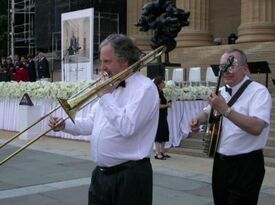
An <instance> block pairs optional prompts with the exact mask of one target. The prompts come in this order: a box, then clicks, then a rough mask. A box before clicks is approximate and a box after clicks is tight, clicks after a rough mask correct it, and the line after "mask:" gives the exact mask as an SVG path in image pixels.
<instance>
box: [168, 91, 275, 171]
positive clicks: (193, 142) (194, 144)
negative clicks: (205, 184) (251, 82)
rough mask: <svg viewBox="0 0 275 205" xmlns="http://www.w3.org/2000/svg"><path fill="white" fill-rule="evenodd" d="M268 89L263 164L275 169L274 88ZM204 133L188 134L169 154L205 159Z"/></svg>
mask: <svg viewBox="0 0 275 205" xmlns="http://www.w3.org/2000/svg"><path fill="white" fill-rule="evenodd" d="M271 87H272V88H269V90H270V92H271V95H272V99H273V103H272V104H273V107H272V111H271V130H270V135H269V138H268V142H267V145H266V147H265V149H264V156H265V164H266V166H269V167H275V87H274V86H271ZM203 134H204V133H197V134H193V133H190V134H189V136H188V138H186V139H183V140H182V141H181V144H180V146H179V147H175V148H171V149H170V150H169V152H171V153H176V154H183V155H190V156H195V157H205V158H206V157H207V156H206V155H205V154H204V153H203V145H202V137H203Z"/></svg>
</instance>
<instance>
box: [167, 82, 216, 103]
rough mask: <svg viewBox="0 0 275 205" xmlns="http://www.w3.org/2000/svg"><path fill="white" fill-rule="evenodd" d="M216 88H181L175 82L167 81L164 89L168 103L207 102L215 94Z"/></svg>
mask: <svg viewBox="0 0 275 205" xmlns="http://www.w3.org/2000/svg"><path fill="white" fill-rule="evenodd" d="M214 89H215V87H212V86H186V87H182V88H180V87H179V86H176V84H175V82H174V81H171V80H170V81H167V82H166V87H165V88H164V89H163V93H164V96H165V97H166V99H167V100H168V101H170V100H171V101H175V100H206V98H207V97H208V96H209V95H210V93H211V92H213V91H214Z"/></svg>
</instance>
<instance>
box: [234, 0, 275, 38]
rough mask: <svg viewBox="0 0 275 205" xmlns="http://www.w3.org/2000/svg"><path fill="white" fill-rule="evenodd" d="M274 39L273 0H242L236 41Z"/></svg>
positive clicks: (274, 8) (274, 1)
mask: <svg viewBox="0 0 275 205" xmlns="http://www.w3.org/2000/svg"><path fill="white" fill-rule="evenodd" d="M274 40H275V0H242V2H241V25H240V26H239V28H238V39H237V41H236V42H237V43H246V42H263V41H265V42H267V41H274Z"/></svg>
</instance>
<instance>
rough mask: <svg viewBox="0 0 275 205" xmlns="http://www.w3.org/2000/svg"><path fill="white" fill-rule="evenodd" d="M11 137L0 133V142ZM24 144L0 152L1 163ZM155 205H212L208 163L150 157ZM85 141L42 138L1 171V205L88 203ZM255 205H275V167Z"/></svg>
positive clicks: (88, 163) (90, 165)
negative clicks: (162, 159)
mask: <svg viewBox="0 0 275 205" xmlns="http://www.w3.org/2000/svg"><path fill="white" fill-rule="evenodd" d="M13 134H14V133H11V132H5V131H0V143H3V142H4V141H6V140H7V139H8V138H9V137H10V136H12V135H13ZM22 143H25V141H23V140H16V141H15V142H14V143H12V144H11V145H9V146H6V147H5V148H2V149H1V150H0V156H1V159H2V158H4V157H5V156H7V155H8V153H10V152H12V151H14V150H15V149H16V148H17V146H19V145H21V144H22ZM151 161H152V164H153V169H154V202H153V204H154V205H181V204H186V205H211V204H213V200H212V193H211V184H210V176H211V168H212V159H202V158H196V157H189V156H183V155H175V154H172V158H171V159H168V160H165V161H161V160H155V159H153V158H152V160H151ZM94 166H95V165H94V163H93V162H91V161H89V143H88V142H83V141H72V140H64V139H59V138H51V137H43V138H42V139H41V140H39V141H37V142H36V143H34V144H33V145H31V146H30V147H29V148H28V149H27V150H24V151H22V152H21V153H20V154H19V155H18V156H16V157H14V158H12V159H11V160H10V161H8V162H6V163H5V164H3V165H2V166H1V167H0V204H1V205H38V204H39V205H86V204H87V191H88V187H89V183H90V174H91V173H90V172H91V170H92V169H93V167H94ZM258 204H259V205H274V204H275V168H270V167H268V168H266V176H265V180H264V184H263V187H262V190H261V194H260V199H259V203H258Z"/></svg>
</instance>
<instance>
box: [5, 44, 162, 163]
mask: <svg viewBox="0 0 275 205" xmlns="http://www.w3.org/2000/svg"><path fill="white" fill-rule="evenodd" d="M165 51H166V47H165V46H160V47H159V48H157V49H155V50H153V51H151V52H150V53H148V54H147V55H145V56H144V57H142V58H141V59H140V60H138V61H137V62H135V63H134V64H132V65H131V66H129V67H128V68H126V69H125V70H123V71H121V72H120V73H118V74H116V75H114V76H113V77H111V78H109V79H107V80H105V81H103V82H100V79H99V80H98V81H96V82H95V83H93V84H92V85H91V86H89V88H85V89H83V90H82V91H81V92H79V93H77V94H76V95H74V96H73V97H72V98H70V99H69V100H65V99H58V101H59V102H60V104H61V106H62V107H63V109H64V110H65V112H66V113H67V114H68V117H66V118H65V119H63V120H62V121H60V122H58V123H57V124H56V125H55V127H57V126H58V125H59V124H60V123H62V122H63V121H65V120H67V119H68V118H70V119H71V120H72V121H74V118H75V115H76V112H77V111H78V110H81V109H83V108H84V107H85V106H86V105H88V104H89V103H90V102H92V101H94V100H95V99H96V98H93V99H91V98H92V97H94V96H96V95H97V93H99V92H100V91H102V90H104V89H105V88H107V86H110V85H112V84H114V83H116V82H121V81H123V80H125V79H127V78H129V77H130V76H131V75H133V74H134V73H135V72H136V71H138V70H139V69H140V68H142V67H143V66H144V65H146V64H148V63H150V62H152V61H153V60H154V59H156V58H157V57H159V56H161V55H162V54H163V53H164V52H165ZM104 77H105V76H104ZM87 89H88V91H86V90H87ZM84 91H86V92H84ZM83 92H84V94H82V93H83ZM61 106H58V107H56V108H54V109H52V110H51V111H50V112H49V113H47V114H46V115H44V116H43V117H41V118H40V119H39V120H37V121H36V122H34V123H33V124H32V125H30V126H29V127H27V128H26V129H24V130H23V131H21V132H19V133H18V134H16V135H15V136H13V137H11V138H10V139H9V140H8V141H7V142H5V143H4V144H2V145H1V146H0V148H2V147H4V146H5V145H7V144H9V143H10V142H11V141H13V140H14V139H16V138H17V137H19V136H20V135H22V134H23V133H24V132H26V131H27V130H29V129H31V128H32V127H33V126H35V125H36V124H38V123H39V122H40V121H42V120H43V119H45V118H46V117H47V116H49V115H50V114H52V113H53V112H54V111H56V110H57V109H58V108H60V107H61ZM55 127H53V128H49V129H48V130H46V131H44V132H43V133H41V134H40V135H39V136H37V137H36V138H34V139H32V140H31V141H29V142H28V143H27V144H25V145H24V146H22V147H21V148H19V149H18V150H16V151H15V152H13V153H12V154H10V155H9V156H8V157H6V158H5V159H3V160H2V161H0V165H2V164H4V163H5V162H6V161H8V160H9V159H11V158H12V157H14V156H15V155H17V154H18V153H20V152H21V151H23V150H24V149H26V148H27V147H28V146H30V145H31V144H33V143H34V142H36V141H37V140H38V139H40V138H41V137H42V136H44V135H46V134H47V133H49V132H50V131H52V130H53V129H54V128H55Z"/></svg>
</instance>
